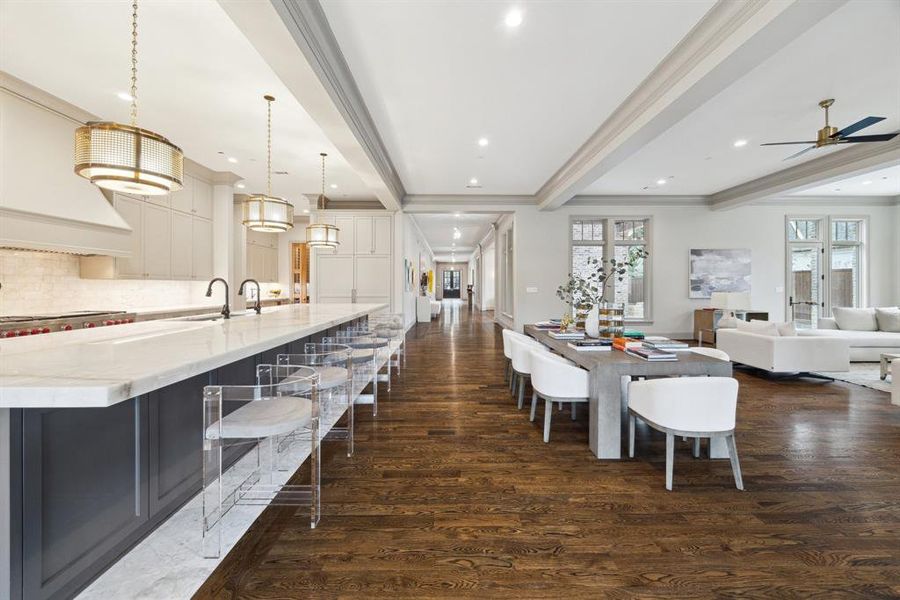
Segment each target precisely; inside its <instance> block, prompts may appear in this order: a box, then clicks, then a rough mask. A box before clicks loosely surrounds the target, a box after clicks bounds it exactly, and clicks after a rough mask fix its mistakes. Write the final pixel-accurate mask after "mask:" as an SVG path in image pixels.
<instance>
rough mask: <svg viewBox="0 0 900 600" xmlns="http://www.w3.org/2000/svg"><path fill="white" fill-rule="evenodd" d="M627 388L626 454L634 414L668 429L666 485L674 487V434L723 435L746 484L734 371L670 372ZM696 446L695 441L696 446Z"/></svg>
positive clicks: (631, 449)
mask: <svg viewBox="0 0 900 600" xmlns="http://www.w3.org/2000/svg"><path fill="white" fill-rule="evenodd" d="M628 387H629V390H628V456H629V457H632V458H633V457H634V425H635V418H640V419H641V420H642V421H644V422H645V423H647V425H649V426H650V427H651V428H653V429H656V430H657V431H661V432H663V433H665V434H666V489H667V490H671V489H672V481H673V478H674V463H675V436H676V435H680V436H685V437H690V438H697V439H699V438H710V439H712V438H725V443H726V445H727V447H728V456H729V457H730V458H731V470H732V471H733V472H734V483H735V485H736V486H737V489H739V490H743V489H744V482H743V480H742V478H741V465H740V462H739V461H738V455H737V447H736V445H735V442H734V429H735V416H736V413H737V394H738V382H737V380H736V379H733V378H731V377H666V378H662V379H652V380H648V381H633V382H631V383H630V384H629V386H628ZM695 447H696V446H695Z"/></svg>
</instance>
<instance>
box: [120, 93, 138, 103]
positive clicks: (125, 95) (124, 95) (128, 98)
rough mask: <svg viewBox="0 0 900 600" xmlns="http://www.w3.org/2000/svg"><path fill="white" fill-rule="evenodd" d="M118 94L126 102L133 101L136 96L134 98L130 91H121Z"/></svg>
mask: <svg viewBox="0 0 900 600" xmlns="http://www.w3.org/2000/svg"><path fill="white" fill-rule="evenodd" d="M116 96H118V97H119V100H124V101H125V102H131V101H132V100H134V98H132V96H131V94H129V93H128V92H119V93H118V94H116Z"/></svg>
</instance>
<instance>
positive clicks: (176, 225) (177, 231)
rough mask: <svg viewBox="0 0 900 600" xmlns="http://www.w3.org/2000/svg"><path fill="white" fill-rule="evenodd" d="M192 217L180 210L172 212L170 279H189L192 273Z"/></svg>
mask: <svg viewBox="0 0 900 600" xmlns="http://www.w3.org/2000/svg"><path fill="white" fill-rule="evenodd" d="M193 223H194V219H193V218H192V217H191V215H185V214H182V213H180V212H173V213H172V279H191V278H192V277H193V275H194V266H193V258H192V259H191V260H186V257H188V256H190V257H193V254H194V241H193V240H194V231H193V229H194V225H193Z"/></svg>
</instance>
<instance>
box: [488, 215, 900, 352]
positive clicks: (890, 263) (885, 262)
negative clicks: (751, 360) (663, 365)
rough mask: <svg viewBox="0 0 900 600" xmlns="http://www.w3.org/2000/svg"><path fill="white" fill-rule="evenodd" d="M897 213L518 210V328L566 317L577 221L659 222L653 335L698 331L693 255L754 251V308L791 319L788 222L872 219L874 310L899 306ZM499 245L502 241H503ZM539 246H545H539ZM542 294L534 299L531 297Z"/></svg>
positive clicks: (699, 303)
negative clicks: (562, 290) (691, 284)
mask: <svg viewBox="0 0 900 600" xmlns="http://www.w3.org/2000/svg"><path fill="white" fill-rule="evenodd" d="M895 213H896V207H892V206H868V207H863V206H858V205H857V206H840V205H837V204H835V205H825V206H810V205H808V204H802V203H801V204H793V205H791V204H787V201H785V204H779V205H774V204H766V205H757V206H745V207H741V208H736V209H733V210H726V211H711V210H709V209H708V208H706V207H704V206H696V207H690V206H680V207H649V206H635V207H623V206H616V207H596V206H594V207H586V206H585V207H579V206H575V207H564V208H562V209H560V210H557V211H553V212H540V211H538V210H537V209H536V208H531V207H529V208H523V209H518V210H516V214H515V241H516V252H515V263H516V314H515V321H516V327H517V328H518V329H521V328H522V326H523V325H524V324H525V323H531V322H534V321H536V320H540V319H544V318H548V317H555V316H559V315H561V314H562V311H563V305H562V302H561V301H560V300H559V299H557V298H556V295H555V290H556V287H557V286H558V285H560V284H561V283H563V281H564V279H565V277H566V273H567V272H568V268H569V259H568V252H569V242H568V224H569V219H570V217H571V216H575V215H621V216H638V217H641V216H649V217H652V218H653V226H652V229H653V233H652V240H651V244H652V248H651V253H652V255H653V256H652V261H653V262H652V278H653V291H652V294H653V322H652V323H649V324H646V325H641V329H644V330H646V331H649V332H657V333H663V334H670V335H673V336H679V337H681V336H685V335H687V334H688V333H689V332H691V331H692V319H693V311H694V309H696V308H702V307H704V306H708V305H709V301H708V300H691V299H689V298H688V254H689V250H690V249H691V248H749V249H750V250H751V251H752V289H751V302H752V304H753V308H754V309H757V310H767V311H769V313H770V317H771V318H772V319H776V320H783V319H784V318H785V316H784V315H785V306H784V305H785V298H784V292H783V291H777V288H784V286H785V242H784V227H785V225H784V221H785V216H786V215H829V214H831V215H846V216H851V215H852V216H867V217H868V218H869V232H868V239H869V243H868V257H869V263H868V264H869V269H868V273H869V277H868V279H869V304H870V305H873V306H876V305H893V304H896V300H897V278H898V271H900V261H898V258H897V252H896V250H895V251H894V252H893V256H891V254H892V251H891V250H892V249H896V248H897V243H898V242H897V236H898V235H900V233H898V231H900V228H898V227H897V216H896V214H895ZM498 239H500V238H498ZM536 240H539V242H536ZM528 287H536V288H537V290H538V291H537V292H536V293H531V294H529V293H525V289H526V288H528Z"/></svg>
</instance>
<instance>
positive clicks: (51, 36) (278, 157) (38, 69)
mask: <svg viewBox="0 0 900 600" xmlns="http://www.w3.org/2000/svg"><path fill="white" fill-rule="evenodd" d="M138 22H139V38H138V41H139V45H138V50H139V65H138V66H139V72H138V75H139V80H138V99H139V107H138V108H139V115H138V124H139V125H140V126H142V127H145V128H148V129H152V130H154V131H156V132H158V133H161V134H162V135H165V136H166V137H168V138H169V139H170V140H171V141H172V142H173V143H175V144H178V145H179V146H181V148H182V149H183V150H184V152H185V155H186V156H188V157H190V158H192V159H193V160H196V161H197V162H199V163H201V164H203V165H204V166H206V167H208V168H210V169H213V170H216V171H232V172H234V173H237V174H238V175H240V176H241V177H244V178H245V179H246V182H245V183H246V187H245V189H244V190H243V191H246V192H255V191H265V181H266V176H265V169H266V106H265V101H264V100H263V98H262V96H263V95H264V94H266V93H271V94H272V95H274V96H275V98H276V102H275V103H274V104H273V108H272V113H273V116H272V118H273V130H272V137H273V141H272V144H273V154H274V156H273V171H279V170H284V171H288V173H289V174H288V175H286V176H284V175H281V176H279V175H273V183H272V186H273V190H272V191H273V193H274V194H276V195H280V196H284V197H286V198H288V199H289V200H292V201H297V200H298V199H300V197H301V193H309V194H316V193H317V192H318V190H319V189H320V177H321V167H320V163H319V161H320V158H319V153H320V152H322V151H324V152H328V153H329V158H328V181H329V183H335V184H337V185H338V189H336V190H334V189H331V188H328V189H327V190H326V191H327V192H328V194H329V196H330V197H333V198H335V199H338V200H339V199H343V198H348V199H374V195H373V194H371V193H370V191H369V190H368V189H367V187H366V186H365V185H364V184H363V183H362V181H361V180H360V179H359V177H358V176H357V175H356V174H355V173H354V172H353V170H352V169H350V167H349V166H348V165H347V163H346V162H345V161H344V160H343V158H342V157H341V156H339V155H338V153H337V151H336V150H335V149H334V146H333V145H332V144H331V143H330V142H329V141H328V139H327V138H326V137H325V136H324V134H323V133H322V131H321V130H320V129H319V127H318V126H317V125H316V124H315V123H314V122H313V120H312V119H311V118H310V117H309V115H308V114H307V113H306V112H305V111H304V110H303V108H302V107H301V106H300V104H299V103H298V102H297V100H296V99H295V98H293V97H292V96H291V95H290V93H289V92H288V91H287V89H286V88H285V87H284V85H282V83H281V82H280V80H279V79H278V78H277V77H276V76H275V74H274V73H273V72H272V70H271V69H270V68H269V66H268V65H267V64H266V63H265V62H264V61H263V59H262V58H261V57H260V56H259V54H257V52H256V51H255V50H254V48H253V47H252V46H251V45H250V43H249V42H248V41H247V40H246V38H244V36H243V35H242V34H241V33H240V32H239V31H238V29H237V28H236V26H235V25H234V23H233V22H232V21H231V20H230V19H229V18H228V16H227V15H226V14H225V12H224V11H223V10H222V8H221V7H220V6H219V4H218V3H217V2H215V1H214V0H181V1H179V2H172V1H171V0H143V1H142V2H141V3H140V7H139V13H138ZM130 35H131V2H123V1H114V2H110V1H99V0H94V1H78V2H73V1H66V0H43V1H41V2H35V1H31V0H28V1H25V0H2V1H0V39H2V40H3V42H2V44H0V70H3V71H7V72H9V73H11V74H12V75H14V76H16V77H18V78H20V79H23V80H25V81H27V82H28V83H31V84H32V85H34V86H37V87H39V88H41V89H43V90H45V91H47V92H49V93H51V94H53V95H55V96H58V97H60V98H62V99H63V100H66V101H68V102H70V103H72V104H75V105H76V106H79V107H81V108H83V109H85V110H87V111H89V112H91V113H93V114H96V115H98V116H100V117H101V118H102V119H107V120H116V121H120V122H128V119H129V104H128V102H126V101H123V100H120V99H119V98H117V96H116V94H117V93H119V92H126V91H128V89H129V87H130V79H129V78H130V64H129V63H130V56H131V54H130V43H131V39H130ZM220 151H221V152H224V153H225V154H224V155H221V154H219V152H220ZM228 156H232V157H235V158H237V159H238V163H237V164H232V163H229V162H228V160H227V157H228ZM345 195H346V196H345Z"/></svg>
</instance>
